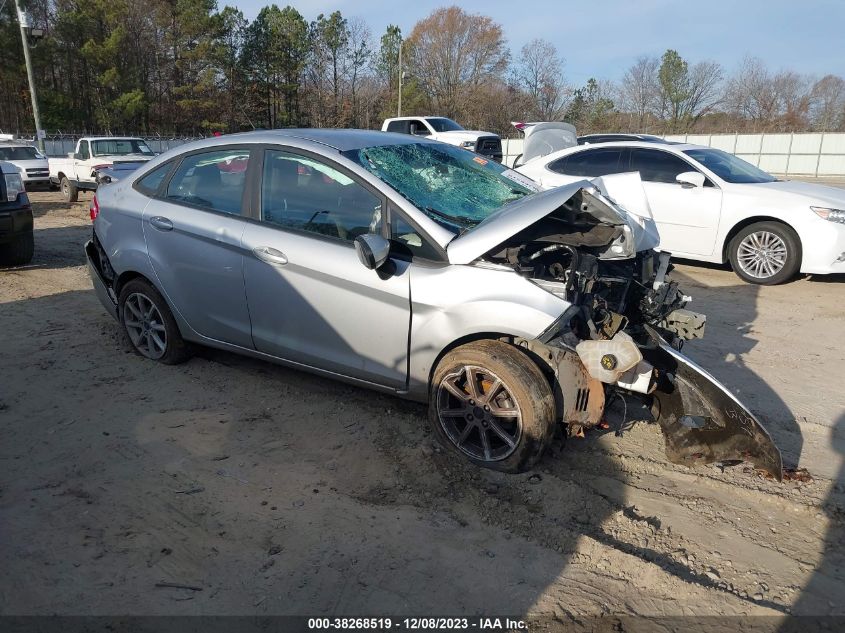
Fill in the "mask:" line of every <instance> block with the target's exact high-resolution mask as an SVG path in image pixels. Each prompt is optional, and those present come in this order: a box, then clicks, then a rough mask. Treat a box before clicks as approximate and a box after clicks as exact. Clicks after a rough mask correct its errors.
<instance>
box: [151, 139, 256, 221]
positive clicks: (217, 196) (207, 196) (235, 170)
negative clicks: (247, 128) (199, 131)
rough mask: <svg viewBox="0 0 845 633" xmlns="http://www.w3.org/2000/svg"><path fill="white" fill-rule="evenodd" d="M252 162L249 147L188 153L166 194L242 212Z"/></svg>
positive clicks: (186, 200)
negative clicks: (247, 173) (248, 169)
mask: <svg viewBox="0 0 845 633" xmlns="http://www.w3.org/2000/svg"><path fill="white" fill-rule="evenodd" d="M248 164H249V150H248V149H234V148H233V149H222V150H215V151H213V152H202V153H200V154H191V155H190V156H186V157H185V158H183V159H182V162H181V163H179V167H178V168H177V169H176V172H175V173H174V174H173V177H172V178H171V179H170V183H169V184H168V185H167V194H166V197H167V199H169V200H172V201H176V202H185V203H187V204H190V205H194V206H198V207H203V208H205V209H210V210H213V211H222V212H224V213H231V214H234V215H240V213H241V202H242V198H243V193H244V188H245V184H246V169H247V165H248ZM151 175H152V174H151Z"/></svg>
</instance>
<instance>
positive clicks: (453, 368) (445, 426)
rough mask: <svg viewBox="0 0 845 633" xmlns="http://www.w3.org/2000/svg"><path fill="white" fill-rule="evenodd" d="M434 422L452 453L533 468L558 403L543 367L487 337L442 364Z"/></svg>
mask: <svg viewBox="0 0 845 633" xmlns="http://www.w3.org/2000/svg"><path fill="white" fill-rule="evenodd" d="M428 411H429V422H430V423H431V426H432V428H433V429H434V432H435V433H436V434H437V436H438V438H439V439H440V441H441V442H442V443H443V444H444V445H445V446H446V447H447V448H448V449H449V450H451V451H453V452H455V453H457V454H459V455H462V456H463V457H464V458H467V459H469V460H470V461H471V462H472V463H474V464H476V465H478V466H482V467H484V468H491V469H493V470H499V471H502V472H508V473H518V472H523V471H525V470H528V469H530V468H531V467H532V466H533V465H534V464H535V463H537V461H538V460H539V459H540V457H541V456H542V455H543V451H544V450H545V448H546V446H547V445H548V444H549V442H550V441H551V439H552V436H553V434H554V430H555V402H554V395H553V394H552V389H551V386H550V385H549V382H548V381H547V380H546V377H545V376H544V375H543V373H542V372H541V371H540V368H539V367H537V365H536V364H535V363H534V361H532V360H531V359H530V358H529V357H528V356H527V355H525V354H524V353H522V352H521V351H520V350H519V349H518V348H516V347H514V346H513V345H509V344H507V343H503V342H501V341H494V340H483V341H475V342H473V343H467V344H466V345H461V346H460V347H457V348H455V349H453V350H452V351H450V352H449V353H447V354H446V355H445V356H444V357H443V358H442V359H441V361H440V362H439V363H438V365H437V368H436V369H435V371H434V376H433V379H432V382H431V387H430V390H429V407H428Z"/></svg>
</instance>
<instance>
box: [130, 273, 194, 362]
mask: <svg viewBox="0 0 845 633" xmlns="http://www.w3.org/2000/svg"><path fill="white" fill-rule="evenodd" d="M117 305H118V315H119V317H120V325H121V327H122V328H123V332H124V334H125V335H126V339H127V340H128V341H129V344H130V345H131V346H132V349H133V350H134V351H135V352H136V353H137V354H139V355H141V356H143V357H145V358H149V359H150V360H155V361H158V362H160V363H164V364H165V365H178V364H179V363H183V362H185V361H186V360H188V359H189V358H190V357H191V350H190V348H189V347H188V345H187V343H185V341H184V339H183V338H182V334H181V332H179V326H178V325H177V324H176V319H174V318H173V313H172V312H171V311H170V308H169V307H168V306H167V302H166V301H165V300H164V297H162V296H161V294H160V293H159V291H158V290H156V289H155V288H154V287H153V286H152V284H150V282H148V281H147V280H146V279H133V280H131V281H129V282H127V283H126V285H125V286H123V288H121V290H120V297H119V298H118V301H117Z"/></svg>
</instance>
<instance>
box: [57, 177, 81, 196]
mask: <svg viewBox="0 0 845 633" xmlns="http://www.w3.org/2000/svg"><path fill="white" fill-rule="evenodd" d="M61 188H62V195H63V196H64V197H65V202H77V201H78V200H79V189H77V188H76V185H75V184H74V183H72V182H71V181H70V180H69V179H68V177H67V176H63V177H62V183H61Z"/></svg>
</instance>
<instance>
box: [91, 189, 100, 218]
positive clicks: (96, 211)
mask: <svg viewBox="0 0 845 633" xmlns="http://www.w3.org/2000/svg"><path fill="white" fill-rule="evenodd" d="M88 213H89V215H90V216H91V221H92V222H93V221H94V220H96V219H97V216H98V215H100V203H99V202H97V194H96V193H95V194H94V199H93V200H91V208H90V209H88Z"/></svg>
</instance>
